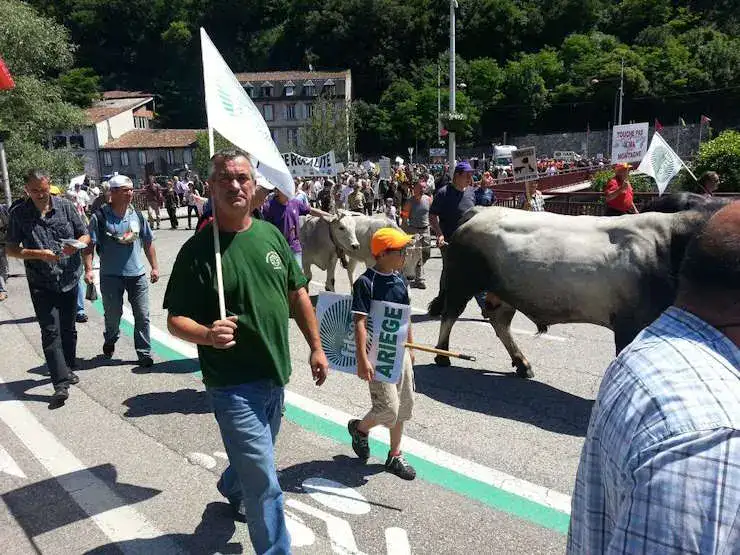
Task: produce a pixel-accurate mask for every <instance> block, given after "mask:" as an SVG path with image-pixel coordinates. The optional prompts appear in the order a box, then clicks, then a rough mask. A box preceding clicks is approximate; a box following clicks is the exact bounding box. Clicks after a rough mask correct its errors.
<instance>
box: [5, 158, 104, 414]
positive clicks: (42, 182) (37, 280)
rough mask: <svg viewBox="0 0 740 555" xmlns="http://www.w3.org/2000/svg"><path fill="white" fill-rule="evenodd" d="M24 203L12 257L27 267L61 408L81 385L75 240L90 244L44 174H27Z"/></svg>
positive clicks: (10, 241)
mask: <svg viewBox="0 0 740 555" xmlns="http://www.w3.org/2000/svg"><path fill="white" fill-rule="evenodd" d="M25 181H26V184H25V189H26V193H27V194H28V198H27V199H26V200H23V201H21V202H20V203H18V204H17V205H15V207H14V208H13V209H12V210H11V211H10V225H9V227H8V233H7V237H6V240H7V244H6V249H7V252H8V255H10V256H12V257H14V258H20V259H21V260H23V261H24V264H25V267H26V278H27V279H28V288H29V290H30V292H31V301H32V302H33V308H34V311H35V312H36V318H37V319H38V321H39V326H40V327H41V346H42V348H43V350H44V358H46V365H47V366H48V367H49V374H50V375H51V383H52V384H53V386H54V396H53V397H52V399H51V404H50V406H51V407H52V408H53V407H58V406H61V405H63V404H64V402H65V401H66V400H67V399H68V398H69V386H70V384H75V383H77V382H79V378H78V377H77V376H76V375H75V373H74V372H72V370H73V369H74V368H75V366H76V356H77V329H76V326H75V317H76V315H77V290H78V288H79V281H80V275H81V274H82V265H81V264H80V254H79V251H78V249H77V247H75V246H73V245H71V244H69V242H70V241H73V240H75V239H76V240H77V241H78V242H80V243H83V244H84V245H85V246H87V244H88V243H89V241H90V238H89V237H88V235H87V228H86V227H85V224H84V223H82V220H81V219H80V216H79V214H78V213H77V210H76V209H75V207H74V205H73V204H72V203H71V202H69V201H68V200H66V199H63V198H59V197H56V196H52V195H51V183H50V181H49V176H48V174H46V172H44V171H41V170H30V171H29V172H28V173H27V174H26V180H25Z"/></svg>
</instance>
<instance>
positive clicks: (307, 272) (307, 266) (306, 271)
mask: <svg viewBox="0 0 740 555" xmlns="http://www.w3.org/2000/svg"><path fill="white" fill-rule="evenodd" d="M301 262H302V266H303V275H304V276H306V279H307V280H308V281H307V282H306V290H308V284H309V283H311V280H312V279H313V274H312V273H311V262H310V261H308V260H306V257H303V259H302V261H301Z"/></svg>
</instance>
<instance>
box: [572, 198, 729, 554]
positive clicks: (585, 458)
mask: <svg viewBox="0 0 740 555" xmlns="http://www.w3.org/2000/svg"><path fill="white" fill-rule="evenodd" d="M739 347H740V202H735V203H734V204H731V205H729V206H727V207H726V208H724V209H722V210H721V211H719V212H717V213H716V214H715V215H714V216H713V217H712V218H711V219H710V220H709V223H708V224H707V225H706V226H705V228H704V230H703V231H702V232H701V233H700V234H699V235H697V236H696V237H695V238H694V239H693V240H692V241H691V242H690V243H689V246H688V248H687V250H686V254H685V257H684V261H683V265H682V267H681V271H680V275H679V289H678V297H677V300H676V302H675V305H674V306H671V307H670V308H668V309H667V310H666V311H665V312H664V313H663V314H662V315H661V316H660V318H658V319H657V320H656V321H655V322H653V323H652V324H651V325H650V326H649V327H648V328H646V329H645V330H644V331H643V332H642V333H641V334H640V335H638V336H637V338H635V340H634V342H633V343H632V344H631V345H630V346H628V347H627V348H626V349H625V350H624V351H622V353H621V354H620V355H619V356H618V357H617V359H616V360H615V361H614V363H612V365H611V366H610V367H609V368H608V369H607V371H606V374H605V375H604V380H603V381H602V384H601V390H600V391H599V395H598V398H597V399H596V404H595V405H594V410H593V414H592V415H591V423H590V425H589V429H588V435H587V437H586V442H585V445H584V448H583V453H582V455H581V462H580V466H579V468H578V475H577V478H576V486H575V491H574V494H573V506H572V511H571V514H572V518H571V524H570V533H569V536H568V553H676V554H678V553H702V554H709V553H737V549H738V546H740V348H739Z"/></svg>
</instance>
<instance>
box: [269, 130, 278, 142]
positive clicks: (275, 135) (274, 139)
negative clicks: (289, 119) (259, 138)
mask: <svg viewBox="0 0 740 555" xmlns="http://www.w3.org/2000/svg"><path fill="white" fill-rule="evenodd" d="M270 135H272V142H274V143H277V142H278V130H277V129H270Z"/></svg>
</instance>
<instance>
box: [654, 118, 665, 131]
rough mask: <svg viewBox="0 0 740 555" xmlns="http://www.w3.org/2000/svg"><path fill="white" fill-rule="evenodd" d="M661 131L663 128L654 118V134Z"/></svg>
mask: <svg viewBox="0 0 740 555" xmlns="http://www.w3.org/2000/svg"><path fill="white" fill-rule="evenodd" d="M661 131H663V126H662V125H661V124H660V122H659V121H658V118H655V132H656V133H660V132H661Z"/></svg>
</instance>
